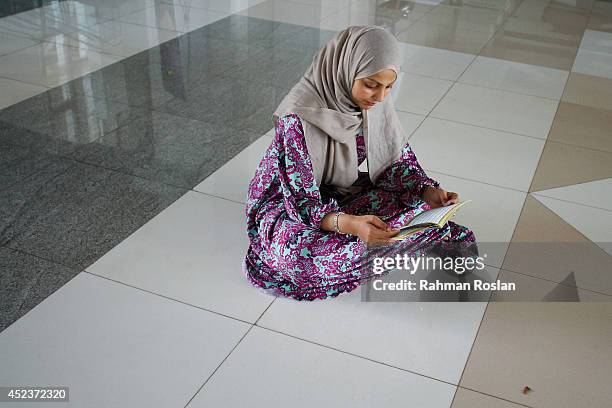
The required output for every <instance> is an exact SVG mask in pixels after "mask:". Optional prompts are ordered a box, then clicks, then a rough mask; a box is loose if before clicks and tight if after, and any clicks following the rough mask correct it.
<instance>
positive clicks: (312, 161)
mask: <svg viewBox="0 0 612 408" xmlns="http://www.w3.org/2000/svg"><path fill="white" fill-rule="evenodd" d="M399 72H400V51H399V44H398V43H397V40H396V39H395V38H394V37H393V36H392V35H391V34H390V33H388V32H387V31H385V30H384V29H382V28H381V27H365V26H352V27H349V28H347V29H345V30H343V31H341V32H340V33H339V34H338V35H337V36H336V37H335V38H334V39H332V40H330V41H329V42H328V43H327V45H326V46H325V47H324V48H322V49H321V50H320V51H319V52H318V53H317V55H316V56H315V57H314V58H313V61H312V64H311V66H310V67H309V69H308V70H307V71H306V73H305V74H304V76H303V77H302V78H301V79H300V81H299V82H298V83H297V84H296V85H295V86H294V87H293V88H292V89H291V91H290V92H289V93H288V94H287V96H286V97H285V98H284V99H283V101H282V102H281V104H280V105H279V107H278V108H277V110H276V112H275V114H274V125H275V130H276V134H275V137H274V140H273V142H272V143H271V145H270V146H269V148H268V150H267V151H266V153H265V155H264V157H263V159H262V160H261V162H260V164H259V167H258V168H257V171H256V173H255V176H254V177H253V179H252V180H251V182H250V184H249V190H248V198H247V206H246V215H247V233H248V236H249V240H250V246H249V249H248V251H247V254H246V257H245V259H244V262H243V270H244V273H245V274H246V276H247V278H248V279H249V281H250V282H251V283H252V284H254V285H256V286H258V287H260V288H263V289H266V290H267V291H268V292H270V293H271V294H274V295H281V296H286V297H291V298H294V299H298V300H313V299H322V298H327V297H330V296H332V297H335V296H338V294H340V293H343V292H349V291H351V290H354V289H355V288H357V287H358V286H359V285H360V284H363V283H364V282H367V281H368V280H370V279H372V278H373V277H375V276H378V275H375V274H374V273H373V271H372V268H371V264H372V259H373V256H374V255H377V256H380V255H382V254H386V255H387V256H395V255H394V254H396V253H400V252H403V253H408V254H410V255H411V256H416V255H417V254H418V255H423V254H424V252H423V249H424V248H426V247H431V245H432V244H440V243H444V244H443V245H454V244H457V243H473V244H471V245H470V247H472V251H473V250H474V248H475V247H476V244H475V237H474V234H473V232H472V231H471V230H469V229H468V228H466V227H463V226H461V225H458V224H456V223H454V222H452V221H448V222H447V223H446V224H445V225H444V227H442V228H432V229H429V230H425V231H422V232H419V233H417V234H414V235H412V236H411V237H409V238H407V239H405V240H402V241H393V242H394V243H393V244H390V243H389V244H385V245H380V244H381V243H385V242H389V238H391V237H392V236H394V235H396V234H397V233H398V230H397V229H396V228H397V227H400V226H402V225H404V224H406V223H407V222H408V221H409V220H410V219H412V218H413V217H414V216H415V215H417V214H419V213H420V212H422V211H425V210H428V209H430V208H435V207H440V206H443V205H448V204H451V203H457V202H458V201H459V196H458V195H457V193H454V192H447V191H445V190H444V189H441V188H440V186H439V183H438V182H436V181H435V180H433V179H431V178H429V177H428V176H427V175H426V174H425V172H424V171H423V169H422V168H421V166H420V165H419V163H418V162H417V158H416V156H415V155H414V153H413V151H412V150H411V148H410V145H409V144H408V143H407V139H408V138H407V135H406V133H405V132H404V130H403V129H402V126H401V124H400V122H399V118H398V116H397V114H396V112H395V109H394V107H393V102H392V101H391V98H387V96H388V94H389V92H390V89H391V87H392V85H393V84H394V82H395V81H396V79H397V75H398V73H399ZM364 161H365V163H364ZM365 164H367V172H361V171H359V167H361V165H365ZM372 248H379V249H378V250H377V251H378V252H372V251H373V249H372ZM476 251H477V250H476Z"/></svg>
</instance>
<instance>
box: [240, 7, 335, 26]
mask: <svg viewBox="0 0 612 408" xmlns="http://www.w3.org/2000/svg"><path fill="white" fill-rule="evenodd" d="M337 12H338V10H337V8H336V7H335V6H331V5H329V4H328V3H323V4H320V3H317V4H314V5H311V4H303V3H291V2H287V1H281V0H268V1H265V2H263V3H261V4H257V5H255V6H253V7H249V8H248V9H246V10H243V11H241V12H240V13H238V14H241V15H245V16H249V17H256V18H261V19H265V20H272V21H279V22H283V23H290V24H300V25H304V26H308V27H315V28H319V27H320V26H321V21H322V20H323V18H324V17H328V16H330V15H332V14H335V13H337Z"/></svg>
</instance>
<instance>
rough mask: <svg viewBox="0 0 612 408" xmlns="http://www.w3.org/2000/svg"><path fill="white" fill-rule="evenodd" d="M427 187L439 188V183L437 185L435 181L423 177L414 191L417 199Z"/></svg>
mask: <svg viewBox="0 0 612 408" xmlns="http://www.w3.org/2000/svg"><path fill="white" fill-rule="evenodd" d="M427 187H435V188H440V183H438V182H437V181H436V180H434V179H432V178H429V177H424V178H423V179H422V180H421V181H419V183H418V185H417V188H416V189H415V191H416V192H417V195H418V196H419V197H422V196H423V191H425V189H426V188H427Z"/></svg>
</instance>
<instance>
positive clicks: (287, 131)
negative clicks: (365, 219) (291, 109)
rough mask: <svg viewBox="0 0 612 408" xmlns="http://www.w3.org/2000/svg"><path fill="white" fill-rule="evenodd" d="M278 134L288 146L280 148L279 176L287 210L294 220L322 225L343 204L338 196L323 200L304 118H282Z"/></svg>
mask: <svg viewBox="0 0 612 408" xmlns="http://www.w3.org/2000/svg"><path fill="white" fill-rule="evenodd" d="M276 137H277V138H279V139H280V140H278V142H279V143H280V144H282V145H283V147H284V149H280V150H281V152H282V153H281V155H280V156H281V157H279V175H280V183H281V187H282V190H283V196H284V202H285V210H286V211H287V214H288V215H289V217H290V218H291V219H294V220H296V221H300V222H302V223H304V224H305V225H307V226H309V227H311V228H320V224H321V220H322V219H323V217H325V215H326V214H327V213H329V212H332V211H339V210H340V207H339V205H338V201H337V200H336V199H334V198H330V199H329V201H328V202H326V203H324V202H323V200H322V197H321V192H320V190H319V187H318V186H317V184H316V180H315V178H314V172H313V169H312V162H311V160H310V156H309V155H308V150H307V148H306V140H305V138H304V130H303V128H302V122H301V121H300V118H299V117H298V116H297V115H294V114H291V115H286V116H284V117H282V118H279V120H278V122H277V124H276Z"/></svg>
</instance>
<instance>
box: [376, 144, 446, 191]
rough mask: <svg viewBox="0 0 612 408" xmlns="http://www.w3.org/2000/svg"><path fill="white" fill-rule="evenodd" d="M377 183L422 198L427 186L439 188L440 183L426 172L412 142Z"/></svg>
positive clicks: (379, 185) (388, 188)
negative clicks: (413, 149)
mask: <svg viewBox="0 0 612 408" xmlns="http://www.w3.org/2000/svg"><path fill="white" fill-rule="evenodd" d="M375 185H376V186H377V187H380V188H382V189H384V190H390V191H397V192H406V191H407V192H409V193H410V195H411V196H413V197H419V198H420V197H421V194H422V192H423V189H424V188H425V187H427V186H432V187H436V188H437V187H439V186H440V183H438V182H437V181H436V180H434V179H432V178H430V177H428V176H427V174H425V171H424V170H423V169H422V168H421V165H420V164H419V162H418V160H417V157H416V155H415V154H414V152H413V151H412V148H411V147H410V144H409V143H406V145H405V146H404V148H403V150H402V155H401V157H400V158H399V159H398V160H397V161H395V162H394V163H393V164H391V166H389V167H387V168H386V169H385V170H384V171H383V172H382V173H381V174H380V176H379V177H378V178H377V179H376V183H375Z"/></svg>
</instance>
